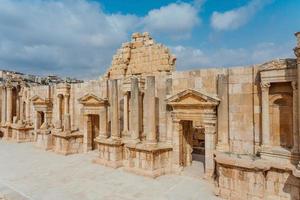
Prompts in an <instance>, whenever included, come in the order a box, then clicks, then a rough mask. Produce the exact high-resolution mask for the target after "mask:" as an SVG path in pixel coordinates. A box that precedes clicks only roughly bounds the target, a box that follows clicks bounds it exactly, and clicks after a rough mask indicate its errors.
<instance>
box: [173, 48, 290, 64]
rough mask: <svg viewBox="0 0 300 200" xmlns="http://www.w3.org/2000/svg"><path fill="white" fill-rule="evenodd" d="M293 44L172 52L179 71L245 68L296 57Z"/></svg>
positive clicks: (181, 49)
mask: <svg viewBox="0 0 300 200" xmlns="http://www.w3.org/2000/svg"><path fill="white" fill-rule="evenodd" d="M292 48H293V44H284V45H278V44H274V43H261V44H258V45H255V46H254V47H252V48H249V49H245V48H237V49H226V48H223V49H218V50H216V51H215V52H206V51H203V50H201V49H197V48H192V47H184V46H174V47H171V50H172V52H173V53H174V54H175V55H176V57H177V64H176V65H177V69H178V70H186V69H195V68H207V67H230V66H245V65H251V64H259V63H264V62H266V61H268V60H272V59H275V58H287V57H294V55H293V50H292Z"/></svg>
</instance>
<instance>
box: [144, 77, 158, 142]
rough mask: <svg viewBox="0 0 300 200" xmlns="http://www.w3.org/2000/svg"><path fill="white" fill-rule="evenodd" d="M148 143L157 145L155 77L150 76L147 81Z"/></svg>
mask: <svg viewBox="0 0 300 200" xmlns="http://www.w3.org/2000/svg"><path fill="white" fill-rule="evenodd" d="M146 84H147V85H146V91H145V101H146V106H145V107H146V109H147V112H146V116H147V117H146V119H147V123H146V124H145V125H146V134H147V135H146V141H147V143H152V144H156V143H157V137H156V112H155V111H156V109H155V76H148V77H147V79H146Z"/></svg>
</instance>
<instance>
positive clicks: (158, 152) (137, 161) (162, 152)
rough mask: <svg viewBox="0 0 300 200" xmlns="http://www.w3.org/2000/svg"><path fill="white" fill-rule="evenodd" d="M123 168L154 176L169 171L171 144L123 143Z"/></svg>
mask: <svg viewBox="0 0 300 200" xmlns="http://www.w3.org/2000/svg"><path fill="white" fill-rule="evenodd" d="M125 152H126V155H125V160H124V169H125V170H126V171H129V172H132V173H135V174H138V175H142V176H147V177H151V178H156V177H158V176H161V175H164V174H168V173H171V171H172V170H171V156H172V146H170V145H166V144H163V143H158V144H152V145H149V144H147V143H143V144H142V143H140V144H136V145H135V144H132V143H128V144H126V145H125Z"/></svg>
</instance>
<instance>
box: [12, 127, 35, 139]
mask: <svg viewBox="0 0 300 200" xmlns="http://www.w3.org/2000/svg"><path fill="white" fill-rule="evenodd" d="M12 139H13V140H14V141H16V142H18V143H22V142H33V141H34V134H33V127H31V126H25V125H19V124H13V125H12Z"/></svg>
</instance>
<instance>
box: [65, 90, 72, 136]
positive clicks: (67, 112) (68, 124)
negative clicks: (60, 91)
mask: <svg viewBox="0 0 300 200" xmlns="http://www.w3.org/2000/svg"><path fill="white" fill-rule="evenodd" d="M64 100H65V114H64V131H70V130H71V116H70V106H69V100H70V95H69V94H65V95H64Z"/></svg>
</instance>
